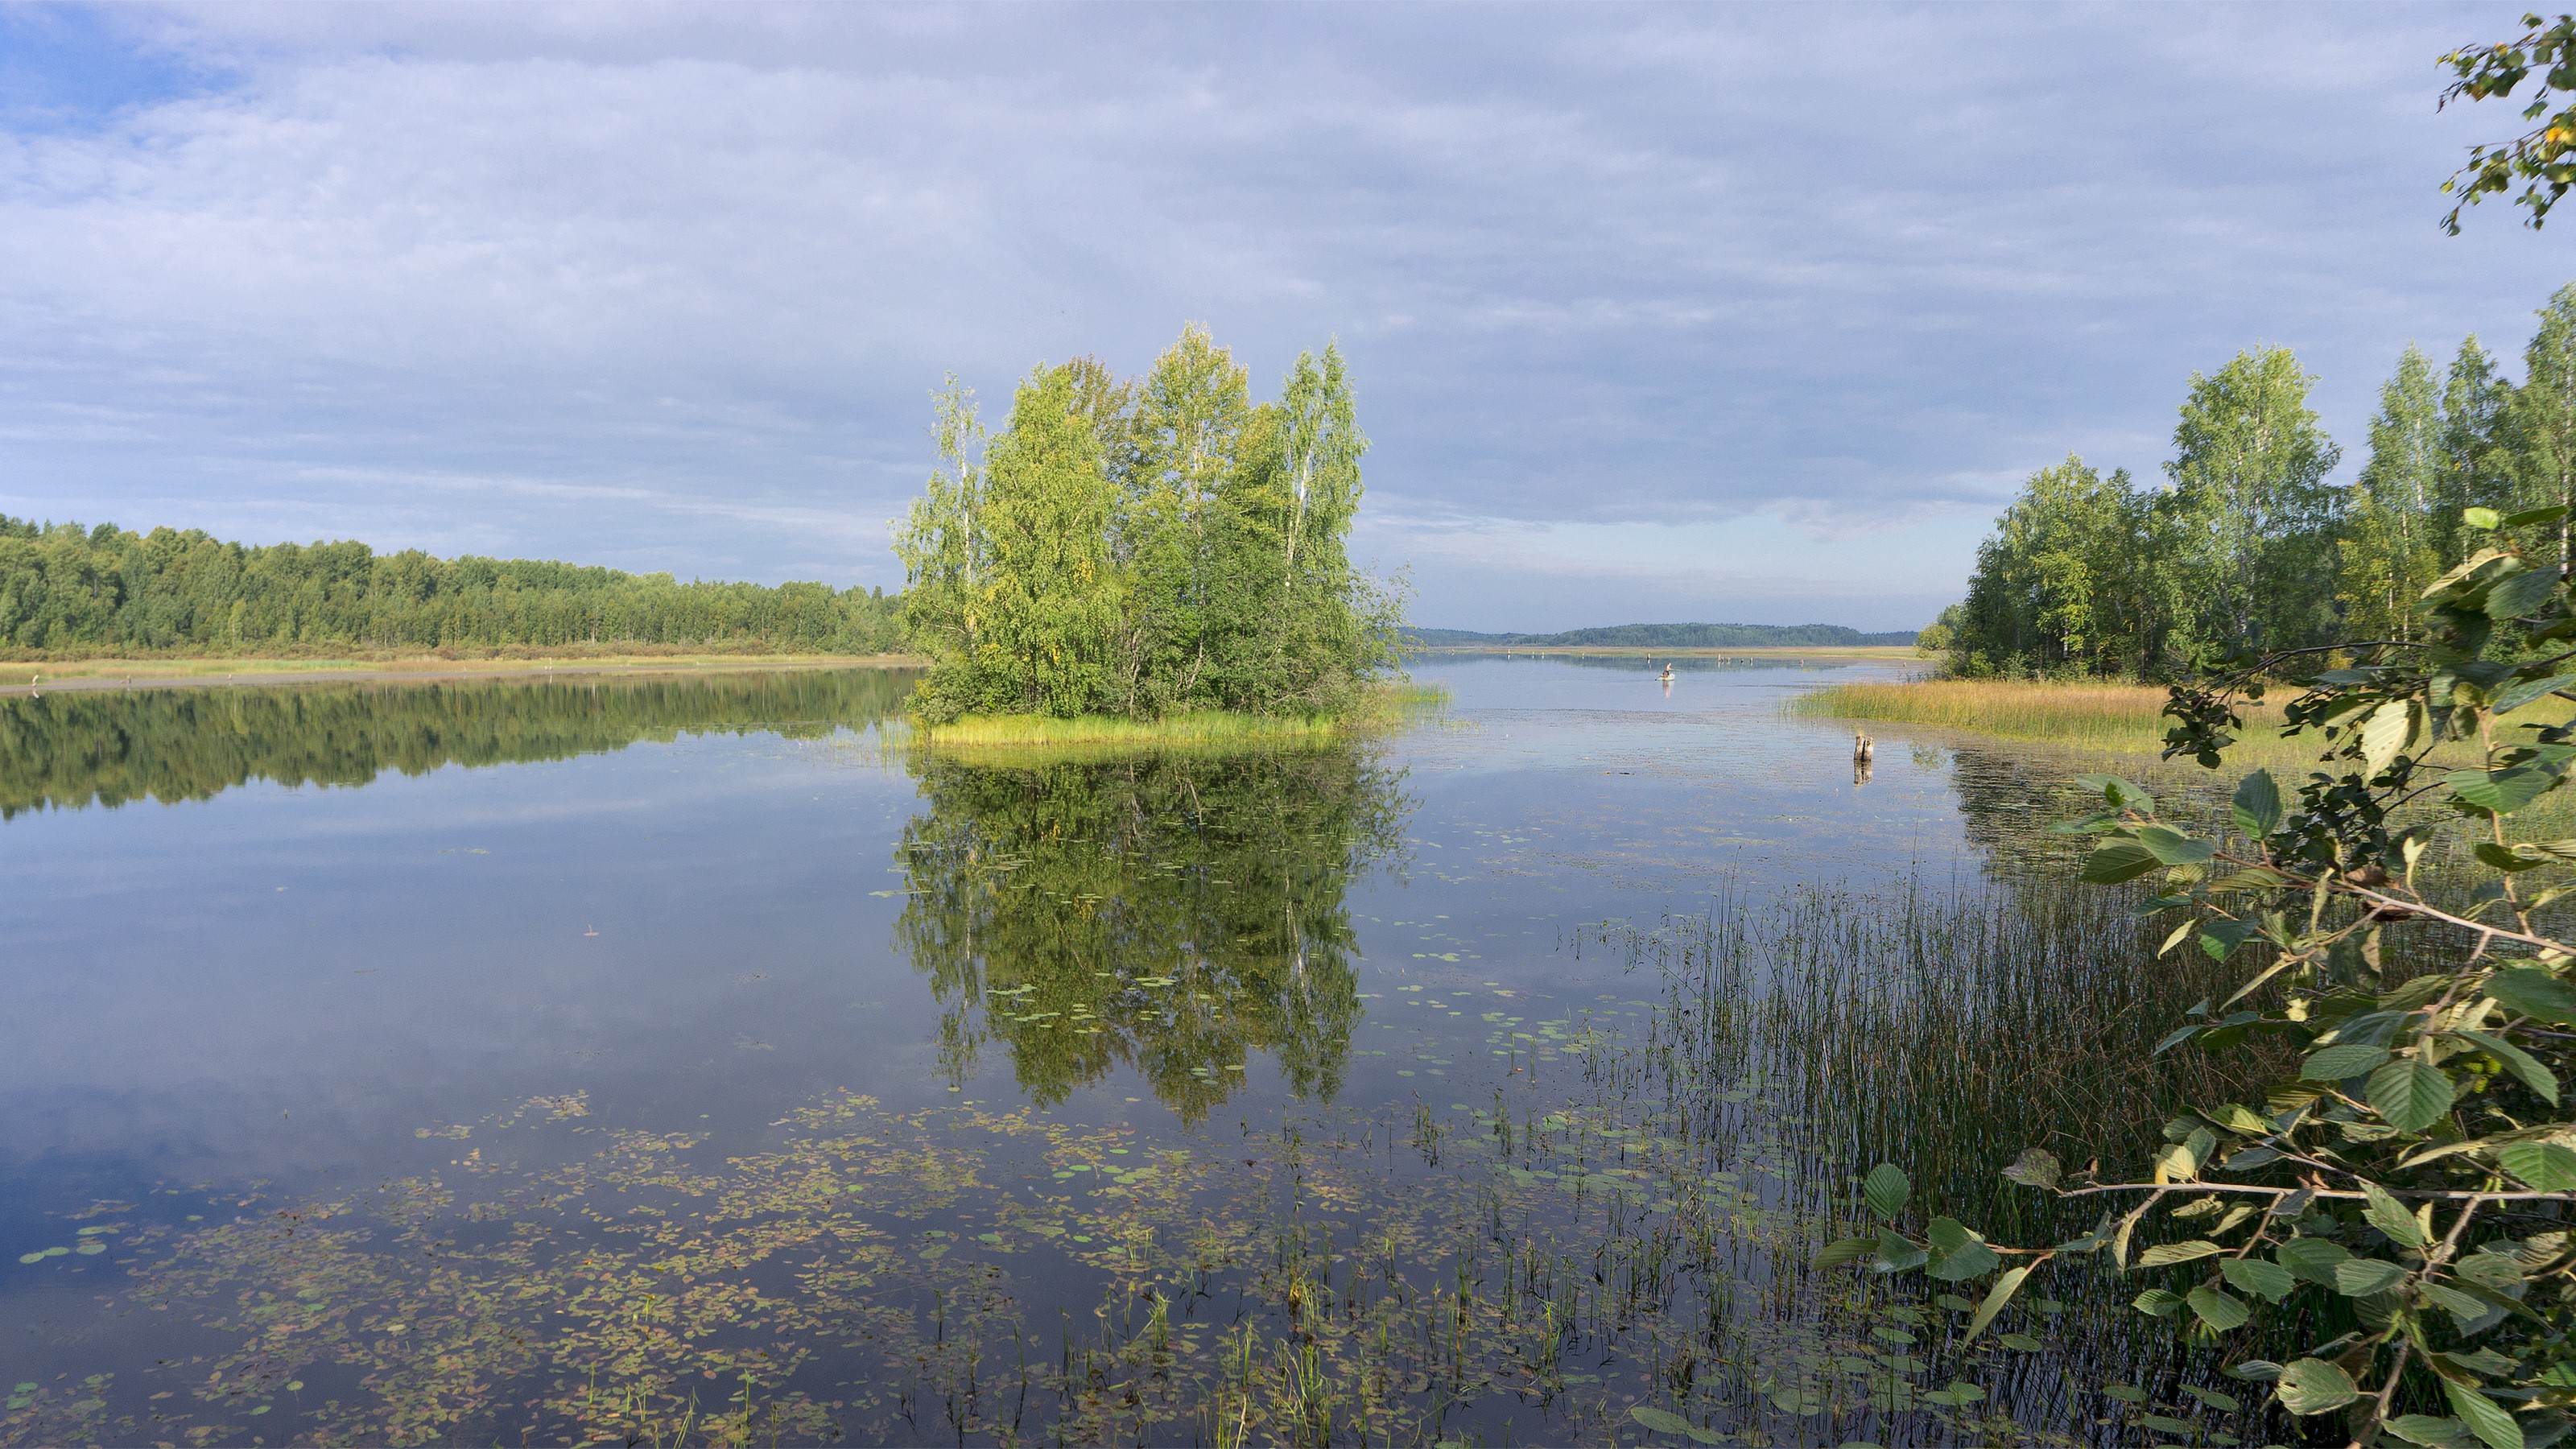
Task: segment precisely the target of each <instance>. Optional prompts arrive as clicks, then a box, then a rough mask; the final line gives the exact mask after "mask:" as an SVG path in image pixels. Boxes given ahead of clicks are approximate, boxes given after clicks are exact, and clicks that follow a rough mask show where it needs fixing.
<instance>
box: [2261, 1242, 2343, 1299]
mask: <svg viewBox="0 0 2576 1449" xmlns="http://www.w3.org/2000/svg"><path fill="white" fill-rule="evenodd" d="M2276 1256H2278V1257H2279V1258H2280V1260H2281V1266H2282V1267H2284V1268H2287V1269H2289V1270H2290V1272H2291V1274H2292V1276H2294V1277H2300V1278H2305V1279H2307V1280H2308V1281H2309V1282H2311V1283H2321V1284H2323V1285H2325V1286H2326V1287H2328V1288H2332V1287H2333V1286H2334V1281H2335V1280H2334V1270H2335V1265H2336V1264H2338V1263H2341V1262H2343V1261H2344V1260H2345V1259H2347V1258H2350V1257H2351V1256H2352V1254H2351V1253H2349V1252H2347V1251H2346V1250H2345V1249H2344V1246H2343V1244H2341V1243H2338V1242H2334V1241H2332V1240H2330V1239H2326V1238H2292V1239H2290V1240H2289V1241H2288V1242H2286V1243H2283V1244H2282V1245H2281V1247H2280V1251H2279V1253H2278V1254H2277V1255H2276Z"/></svg>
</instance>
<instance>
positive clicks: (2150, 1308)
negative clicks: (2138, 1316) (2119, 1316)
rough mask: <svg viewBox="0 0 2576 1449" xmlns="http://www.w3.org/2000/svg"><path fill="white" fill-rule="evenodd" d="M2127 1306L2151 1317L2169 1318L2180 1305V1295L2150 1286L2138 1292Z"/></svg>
mask: <svg viewBox="0 0 2576 1449" xmlns="http://www.w3.org/2000/svg"><path fill="white" fill-rule="evenodd" d="M2129 1306H2130V1307H2132V1308H2135V1309H2136V1310H2138V1311H2139V1312H2140V1313H2144V1314H2146V1315H2148V1316H2149V1317H2151V1318H2171V1317H2173V1316H2174V1310H2175V1309H2177V1308H2180V1307H2181V1306H2182V1295H2181V1294H2179V1293H2168V1292H2166V1291H2165V1290H2164V1289H2162V1288H2150V1289H2148V1290H2147V1291H2146V1292H2144V1293H2141V1294H2139V1295H2138V1296H2137V1298H2136V1299H2135V1300H2134V1301H2133V1302H2131V1303H2130V1305H2129Z"/></svg>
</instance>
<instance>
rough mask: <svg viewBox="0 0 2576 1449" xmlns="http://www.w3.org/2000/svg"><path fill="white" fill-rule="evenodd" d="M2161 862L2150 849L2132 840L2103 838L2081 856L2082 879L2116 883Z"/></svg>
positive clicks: (2093, 883)
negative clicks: (2083, 857)
mask: <svg viewBox="0 0 2576 1449" xmlns="http://www.w3.org/2000/svg"><path fill="white" fill-rule="evenodd" d="M2161 863H2162V862H2160V861H2158V860H2157V859H2156V855H2155V852H2154V851H2152V850H2149V849H2147V848H2146V847H2145V846H2143V845H2140V844H2139V843H2138V842H2136V841H2134V840H2107V841H2104V842H2103V843H2102V844H2100V845H2098V846H2096V847H2094V849H2093V853H2092V854H2091V855H2089V856H2087V857H2085V860H2084V880H2085V882H2086V883H2087V884H2089V885H2118V884H2119V883H2120V882H2122V881H2124V880H2135V879H2137V878H2138V877H2139V876H2142V875H2145V874H2146V873H2147V872H2148V871H2151V870H2154V869H2155V868H2156V867H2157V866H2158V865H2159V864H2161Z"/></svg>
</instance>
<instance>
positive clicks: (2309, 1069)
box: [2299, 1046, 2388, 1082]
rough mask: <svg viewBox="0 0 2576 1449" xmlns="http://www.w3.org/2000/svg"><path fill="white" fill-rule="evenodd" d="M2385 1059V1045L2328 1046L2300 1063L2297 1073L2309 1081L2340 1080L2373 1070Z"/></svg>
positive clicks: (2386, 1055) (2386, 1054)
mask: <svg viewBox="0 0 2576 1449" xmlns="http://www.w3.org/2000/svg"><path fill="white" fill-rule="evenodd" d="M2386 1060H2388V1049H2387V1048H2386V1047H2375V1046H2330V1047H2327V1048H2326V1049H2325V1050H2323V1051H2321V1052H2316V1053H2313V1054H2311V1055H2310V1056H2309V1057H2308V1059H2307V1061H2305V1062H2303V1063H2301V1064H2300V1067H2299V1075H2300V1076H2301V1077H2303V1078H2305V1079H2307V1080H2308V1081H2311V1082H2340V1081H2343V1080H2344V1079H2346V1078H2348V1077H2358V1076H2360V1075H2361V1074H2362V1073H2364V1072H2368V1071H2374V1070H2376V1069H2377V1068H2378V1066H2379V1064H2380V1063H2382V1062H2384V1061H2386Z"/></svg>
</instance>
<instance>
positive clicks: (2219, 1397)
mask: <svg viewBox="0 0 2576 1449" xmlns="http://www.w3.org/2000/svg"><path fill="white" fill-rule="evenodd" d="M2182 1391H2183V1392H2184V1393H2186V1394H2189V1395H2191V1396H2192V1397H2193V1398H2195V1399H2198V1400H2200V1401H2201V1402H2202V1403H2204V1404H2207V1405H2209V1406H2210V1407H2211V1408H2213V1409H2216V1410H2217V1411H2218V1412H2220V1413H2222V1414H2233V1413H2235V1412H2237V1411H2238V1410H2240V1409H2242V1408H2244V1407H2245V1405H2244V1403H2243V1402H2242V1401H2240V1400H2239V1399H2238V1398H2237V1397H2236V1396H2235V1395H2234V1394H2222V1393H2220V1392H2219V1391H2218V1390H2216V1389H2203V1388H2195V1387H2193V1386H2192V1385H2190V1384H2185V1385H2183V1386H2182Z"/></svg>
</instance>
